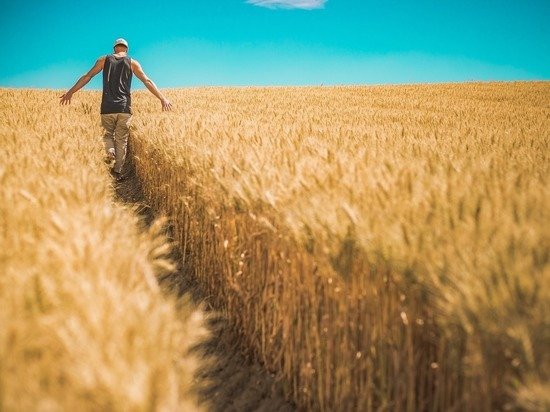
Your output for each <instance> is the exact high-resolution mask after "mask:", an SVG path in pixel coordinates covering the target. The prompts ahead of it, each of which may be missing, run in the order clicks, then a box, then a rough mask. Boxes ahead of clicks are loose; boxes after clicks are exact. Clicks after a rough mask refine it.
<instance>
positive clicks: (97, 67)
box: [59, 56, 105, 105]
mask: <svg viewBox="0 0 550 412" xmlns="http://www.w3.org/2000/svg"><path fill="white" fill-rule="evenodd" d="M104 62H105V56H102V57H100V58H99V59H97V61H96V62H95V64H94V66H93V67H92V68H91V69H90V70H89V71H88V73H86V74H85V75H84V76H82V77H81V78H80V79H78V80H77V82H76V83H75V85H74V86H73V87H71V88H70V89H69V91H67V93H65V94H64V95H62V96H61V97H60V99H61V101H60V102H59V103H60V104H63V105H65V104H70V103H71V97H73V94H75V93H76V92H77V91H79V90H80V89H82V88H83V87H84V86H86V84H88V82H89V81H90V80H92V78H93V77H94V76H95V75H96V74H98V73H99V72H100V71H101V70H103V64H104Z"/></svg>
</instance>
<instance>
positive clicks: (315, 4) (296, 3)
mask: <svg viewBox="0 0 550 412" xmlns="http://www.w3.org/2000/svg"><path fill="white" fill-rule="evenodd" d="M246 2H247V3H249V4H253V5H255V6H259V7H267V8H268V9H303V10H312V9H322V8H323V7H325V3H326V2H327V0H247V1H246Z"/></svg>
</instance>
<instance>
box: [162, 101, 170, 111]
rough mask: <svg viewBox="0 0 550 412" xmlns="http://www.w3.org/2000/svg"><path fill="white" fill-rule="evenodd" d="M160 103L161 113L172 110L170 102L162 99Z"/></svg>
mask: <svg viewBox="0 0 550 412" xmlns="http://www.w3.org/2000/svg"><path fill="white" fill-rule="evenodd" d="M160 103H161V104H162V111H163V112H167V111H169V110H172V103H170V100H168V99H162V100H161V101H160Z"/></svg>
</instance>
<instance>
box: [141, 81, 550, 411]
mask: <svg viewBox="0 0 550 412" xmlns="http://www.w3.org/2000/svg"><path fill="white" fill-rule="evenodd" d="M167 94H168V95H169V97H170V98H171V99H172V100H173V101H174V103H175V105H176V107H177V109H176V112H175V113H171V114H166V113H158V108H157V105H158V103H157V102H154V101H153V99H151V98H149V97H148V96H146V95H140V94H138V96H140V97H139V98H138V99H136V106H135V107H136V112H137V113H138V114H137V115H136V116H135V121H134V125H135V130H134V133H133V140H132V144H133V153H134V156H135V163H136V166H137V170H138V173H139V175H140V177H141V179H142V181H143V183H144V185H145V187H146V192H147V193H148V195H149V196H150V198H151V199H152V202H153V205H154V207H155V208H157V209H158V210H162V211H165V212H167V213H169V214H170V215H171V216H173V218H174V225H175V229H176V233H177V235H178V236H179V238H180V243H181V245H182V249H183V251H184V259H185V262H186V263H188V264H190V265H193V266H194V271H195V274H196V276H197V278H198V279H200V280H201V281H202V283H203V284H204V285H205V286H204V287H205V289H206V290H207V293H209V294H211V295H213V296H215V298H216V300H217V303H218V306H219V307H220V308H222V309H223V310H225V311H227V313H229V314H230V315H231V316H232V318H233V319H234V321H235V322H236V324H237V326H238V327H239V328H240V330H241V332H242V334H243V336H244V340H245V344H246V345H247V346H248V347H250V348H252V350H253V351H254V353H255V354H256V355H257V356H258V357H259V358H260V359H261V360H262V361H263V362H264V363H265V364H266V365H267V366H268V367H269V368H270V369H272V370H275V371H278V372H279V373H280V374H281V375H282V376H283V377H285V378H286V382H287V391H288V393H289V394H290V395H292V396H293V397H294V399H296V400H297V402H298V403H299V404H300V405H302V406H303V407H306V408H311V409H315V410H334V409H341V410H352V409H355V410H370V409H376V408H383V409H385V408H389V409H394V410H404V409H407V410H416V409H430V410H448V409H450V408H458V409H463V410H468V409H477V410H491V409H493V408H501V407H506V406H510V407H516V406H523V407H526V408H527V407H528V408H536V407H538V408H543V407H545V406H546V407H547V406H548V402H549V400H548V396H547V395H542V394H544V393H548V392H550V391H549V390H548V389H549V387H548V383H547V382H548V381H547V378H548V376H549V374H550V362H549V359H548V351H547V348H548V346H550V340H549V333H548V331H549V327H550V311H549V309H548V308H549V303H550V269H549V265H548V247H549V227H550V225H549V223H550V222H549V216H548V213H549V212H548V210H549V208H548V205H549V192H548V191H549V187H548V175H549V174H548V171H549V170H548V169H549V162H548V160H549V159H548V155H549V153H550V151H549V150H548V149H549V143H550V138H549V132H548V131H549V130H550V122H549V115H550V84H549V83H547V82H540V83H505V84H493V83H478V84H476V83H473V84H449V85H437V86H426V85H414V86H386V87H332V88H323V87H313V88H246V89H245V88H242V89H235V88H233V89H232V88H200V89H188V90H173V91H167ZM533 405H535V406H533Z"/></svg>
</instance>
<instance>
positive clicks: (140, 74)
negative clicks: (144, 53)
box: [132, 59, 172, 110]
mask: <svg viewBox="0 0 550 412" xmlns="http://www.w3.org/2000/svg"><path fill="white" fill-rule="evenodd" d="M132 71H133V72H134V74H135V75H136V77H137V78H138V79H139V80H141V81H142V82H143V84H144V85H145V87H147V89H148V90H149V91H150V92H151V93H153V94H154V95H155V96H156V97H157V98H158V99H159V100H160V103H161V104H162V110H172V103H170V101H169V100H168V99H167V98H166V97H164V96H163V94H162V93H161V92H160V90H159V89H158V88H157V86H156V85H155V83H153V81H152V80H151V79H150V78H149V77H147V75H146V74H145V72H144V71H143V69H142V68H141V64H139V62H138V61H137V60H134V59H132Z"/></svg>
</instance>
